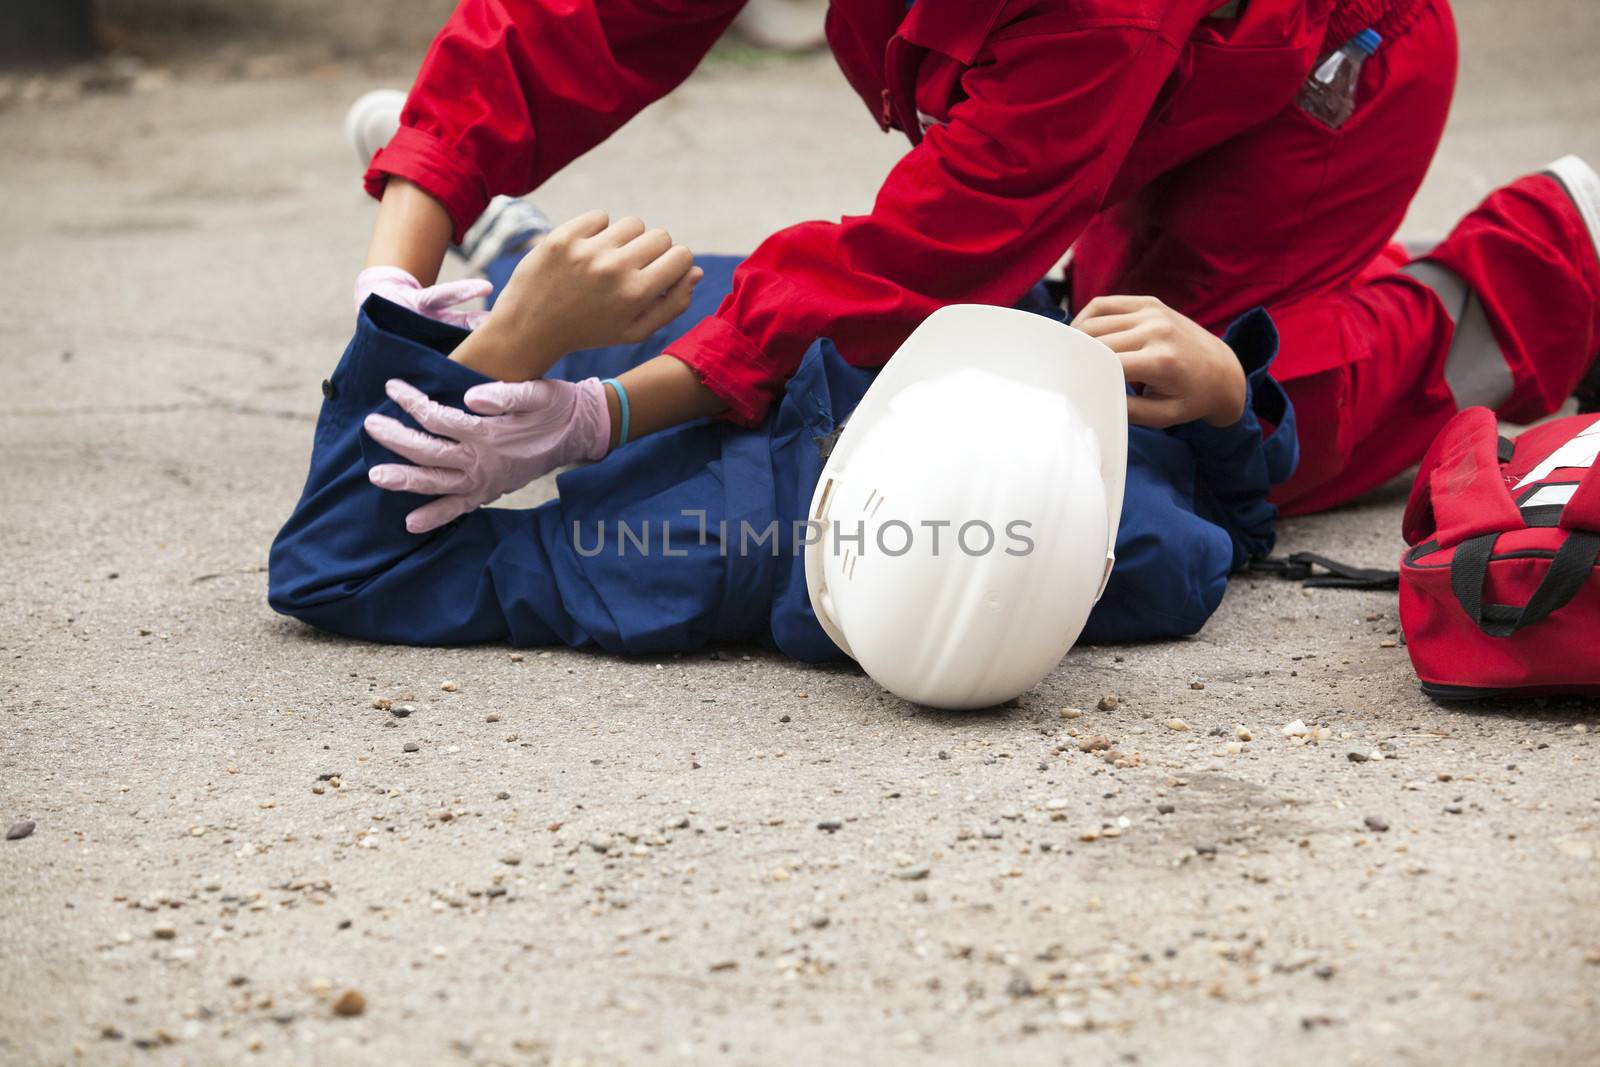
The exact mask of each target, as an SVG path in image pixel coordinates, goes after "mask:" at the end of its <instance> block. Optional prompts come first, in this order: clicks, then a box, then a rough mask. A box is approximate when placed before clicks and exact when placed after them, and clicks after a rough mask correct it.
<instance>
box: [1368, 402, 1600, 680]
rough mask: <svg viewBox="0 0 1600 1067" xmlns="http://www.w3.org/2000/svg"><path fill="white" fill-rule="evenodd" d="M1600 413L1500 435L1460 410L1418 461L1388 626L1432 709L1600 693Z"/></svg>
mask: <svg viewBox="0 0 1600 1067" xmlns="http://www.w3.org/2000/svg"><path fill="white" fill-rule="evenodd" d="M1597 456H1600V415H1577V416H1573V417H1570V418H1564V419H1556V420H1554V421H1552V422H1548V423H1545V424H1544V425H1542V426H1536V427H1534V428H1533V429H1531V430H1527V431H1525V432H1523V433H1522V434H1521V435H1520V436H1519V437H1517V438H1516V440H1514V441H1513V440H1508V439H1507V438H1504V437H1501V436H1500V433H1499V428H1498V426H1497V425H1496V423H1495V418H1494V413H1493V412H1491V411H1490V410H1489V409H1488V408H1468V409H1466V410H1465V411H1462V412H1461V413H1460V414H1458V415H1456V417H1455V418H1454V419H1452V420H1450V422H1449V424H1448V425H1446V426H1445V428H1444V430H1443V432H1441V433H1440V434H1439V437H1438V439H1436V440H1435V441H1434V443H1433V445H1432V447H1430V448H1429V449H1428V454H1427V456H1426V457H1424V458H1423V461H1422V468H1421V470H1420V471H1419V473H1418V474H1417V481H1416V484H1415V485H1414V486H1413V487H1412V490H1411V499H1410V501H1409V502H1408V503H1407V505H1406V514H1405V524H1404V532H1405V538H1406V543H1407V544H1409V545H1411V546H1412V548H1411V549H1410V550H1409V551H1408V552H1406V554H1405V556H1404V557H1402V559H1401V561H1400V625H1401V627H1402V629H1403V630H1404V631H1405V635H1406V645H1407V648H1408V649H1409V651H1410V652H1411V662H1412V665H1413V666H1415V667H1416V670H1417V677H1418V678H1420V679H1421V680H1422V689H1423V691H1424V692H1425V693H1427V694H1428V695H1429V696H1432V697H1434V698H1436V699H1439V700H1469V699H1474V698H1480V697H1491V696H1536V695H1541V694H1553V693H1582V694H1600V640H1597V635H1600V570H1597V569H1596V566H1595V563H1596V557H1597V556H1600V472H1597V471H1596V466H1597V465H1596V457H1597Z"/></svg>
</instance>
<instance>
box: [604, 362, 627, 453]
mask: <svg viewBox="0 0 1600 1067" xmlns="http://www.w3.org/2000/svg"><path fill="white" fill-rule="evenodd" d="M600 384H601V385H609V386H611V388H612V389H613V390H615V391H616V394H617V407H619V408H621V409H622V430H621V431H620V432H619V433H618V434H617V447H618V448H621V447H622V446H623V445H625V444H627V443H628V391H627V390H626V389H624V388H623V387H622V383H621V382H619V381H617V380H616V379H615V378H602V379H600Z"/></svg>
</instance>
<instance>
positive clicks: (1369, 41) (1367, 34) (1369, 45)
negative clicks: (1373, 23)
mask: <svg viewBox="0 0 1600 1067" xmlns="http://www.w3.org/2000/svg"><path fill="white" fill-rule="evenodd" d="M1350 43H1351V44H1353V45H1355V46H1356V47H1357V48H1359V49H1361V51H1363V52H1365V53H1366V54H1367V55H1369V56H1371V55H1376V54H1377V51H1378V46H1379V45H1380V44H1382V43H1383V34H1381V33H1379V32H1378V31H1377V30H1373V29H1365V30H1362V31H1361V32H1360V33H1358V34H1356V35H1355V37H1353V38H1351V40H1350Z"/></svg>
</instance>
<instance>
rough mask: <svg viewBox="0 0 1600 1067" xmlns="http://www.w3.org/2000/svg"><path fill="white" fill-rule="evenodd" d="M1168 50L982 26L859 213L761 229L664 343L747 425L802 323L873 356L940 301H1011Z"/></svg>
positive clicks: (785, 363)
mask: <svg viewBox="0 0 1600 1067" xmlns="http://www.w3.org/2000/svg"><path fill="white" fill-rule="evenodd" d="M1175 61H1176V54H1175V52H1174V51H1173V50H1172V49H1171V47H1170V46H1168V45H1167V44H1166V43H1164V42H1162V41H1160V40H1159V39H1158V38H1157V36H1156V34H1155V32H1154V29H1153V28H1146V27H1143V26H1105V27H1096V28H1093V29H1087V30H1076V31H1068V32H1051V33H1040V34H1035V35H1028V34H1015V35H1005V34H1001V35H997V36H996V38H994V39H992V40H991V41H990V42H989V44H987V45H986V46H985V50H984V54H982V55H980V56H979V57H978V61H977V62H976V63H975V64H974V65H973V66H972V67H971V68H970V69H969V70H968V71H967V73H966V75H965V76H964V77H963V79H962V83H961V87H962V90H963V91H964V92H965V94H966V98H965V99H964V100H962V101H961V102H959V103H957V104H956V105H955V106H954V107H952V108H951V110H950V118H949V122H948V123H946V124H944V125H940V126H935V127H933V128H932V129H930V130H929V131H928V133H927V136H926V137H925V138H924V139H923V140H922V141H921V143H920V144H918V145H917V146H916V147H915V148H913V149H912V150H911V151H910V152H908V153H907V154H906V155H905V157H904V158H902V159H901V161H900V162H899V163H898V164H896V166H895V168H894V169H893V170H892V171H891V172H890V174H889V176H888V178H887V179H886V180H885V182H884V184H883V187H882V189H881V190H880V191H879V194H878V198H877V201H876V203H874V205H873V208H872V212H871V214H868V215H860V216H854V217H846V218H844V219H842V220H841V221H839V222H837V223H831V222H806V223H802V224H800V225H798V226H792V227H790V228H788V229H786V230H781V231H779V232H778V233H776V234H774V235H773V236H771V237H769V238H768V239H767V240H766V241H764V242H762V244H761V245H760V247H758V248H757V249H756V250H755V252H753V253H752V254H751V255H750V257H749V258H748V259H747V260H745V262H744V263H743V264H741V265H740V267H739V269H738V271H737V272H736V273H735V274H734V284H733V290H732V292H731V293H730V294H729V295H728V297H727V299H726V300H724V301H723V303H722V305H721V307H719V308H718V309H717V312H716V316H715V318H713V319H712V320H709V321H708V322H705V323H701V324H700V325H699V326H697V327H696V328H695V329H693V330H691V331H690V332H689V334H687V335H686V336H685V337H684V338H683V339H682V340H681V341H679V342H677V343H675V344H673V345H671V346H669V348H668V352H669V353H670V354H671V355H673V356H676V357H678V358H679V359H681V360H683V361H684V362H685V363H687V364H689V365H690V366H691V367H693V368H694V369H695V370H696V371H697V372H698V373H699V374H700V376H701V378H702V380H703V381H704V382H705V384H706V386H707V387H708V388H710V389H711V390H712V391H713V392H715V393H716V394H717V395H718V396H719V397H721V398H722V399H723V400H725V401H726V402H727V404H728V413H727V416H726V417H728V418H730V419H733V420H735V421H738V422H741V423H746V424H750V423H754V422H757V421H759V420H760V419H761V418H762V417H763V416H764V414H765V412H766V411H767V409H768V407H769V406H770V405H771V404H772V402H773V401H774V400H775V399H777V398H778V397H779V396H781V395H782V392H783V388H784V383H785V382H786V381H787V380H788V378H789V377H790V376H791V375H792V374H793V373H794V371H795V370H796V369H797V368H798V367H799V365H800V360H801V358H802V357H803V356H804V354H805V351H806V349H807V348H808V347H810V345H811V344H812V342H814V341H815V340H816V339H817V338H819V337H826V338H829V339H830V340H832V341H833V343H834V344H835V346H837V348H838V349H839V352H840V354H841V355H843V356H844V358H845V359H846V360H848V361H849V362H851V363H852V364H855V365H856V366H863V367H873V366H881V365H882V364H883V363H885V362H886V361H887V360H888V359H889V357H890V356H891V355H893V353H894V351H895V349H896V348H898V347H899V345H900V343H901V342H902V341H904V340H905V338H906V337H907V335H909V334H910V332H911V331H912V330H913V329H915V328H916V326H917V325H918V324H919V323H920V322H921V321H922V320H923V319H925V318H927V317H928V316H929V315H930V314H932V313H933V312H934V311H936V310H937V309H938V308H940V307H943V306H945V305H947V304H959V303H978V304H998V305H1006V306H1009V305H1011V304H1014V303H1016V302H1017V301H1018V300H1019V299H1021V298H1022V296H1023V294H1025V293H1026V292H1027V290H1028V289H1029V288H1030V287H1031V286H1033V285H1034V284H1035V283H1036V282H1037V281H1038V280H1039V279H1040V278H1041V277H1043V276H1044V274H1045V273H1046V272H1047V271H1048V270H1049V269H1050V268H1051V267H1052V266H1053V265H1054V264H1055V262H1056V261H1057V260H1058V259H1059V258H1060V257H1061V256H1062V255H1063V254H1064V253H1065V252H1066V251H1067V249H1068V248H1069V247H1071V245H1072V242H1073V241H1075V240H1076V239H1077V238H1078V236H1079V234H1080V233H1082V231H1083V228H1084V227H1085V226H1086V225H1087V223H1088V222H1089V220H1090V218H1091V217H1092V216H1093V215H1094V213H1095V212H1096V211H1098V210H1099V209H1100V207H1101V205H1102V203H1103V202H1104V199H1105V195H1106V191H1107V190H1108V188H1109V187H1110V185H1111V182H1112V180H1113V178H1114V177H1115V176H1116V174H1117V171H1118V170H1119V169H1120V168H1121V165H1122V161H1123V160H1124V159H1125V158H1126V155H1127V152H1128V150H1129V148H1130V146H1131V145H1132V143H1133V140H1134V138H1135V136H1136V135H1137V133H1138V130H1139V128H1140V126H1141V125H1142V124H1143V122H1144V120H1145V118H1146V116H1147V115H1148V114H1149V111H1150V108H1151V106H1152V105H1153V103H1154V101H1155V99H1156V96H1157V94H1158V92H1159V91H1160V87H1161V85H1162V83H1163V82H1164V81H1165V80H1166V77H1167V75H1168V74H1169V73H1170V71H1171V70H1172V67H1173V64H1174V62H1175ZM974 358H975V359H981V358H982V353H974Z"/></svg>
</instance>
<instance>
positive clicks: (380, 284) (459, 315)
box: [356, 267, 494, 330]
mask: <svg viewBox="0 0 1600 1067" xmlns="http://www.w3.org/2000/svg"><path fill="white" fill-rule="evenodd" d="M492 292H494V285H493V284H491V283H490V282H489V281H488V280H486V279H484V278H463V279H461V280H460V281H458V282H443V283H441V284H439V285H429V286H426V287H424V286H423V284H422V283H421V282H419V281H417V279H416V278H414V277H412V276H411V274H410V272H409V271H404V270H401V269H400V268H399V267H368V268H367V269H366V270H364V271H362V272H361V273H360V274H357V275H356V310H357V311H359V310H360V309H361V305H362V304H364V303H366V302H367V297H369V296H371V295H372V294H373V293H376V294H378V295H379V296H381V297H383V298H384V299H385V300H387V301H389V302H390V303H393V304H399V305H400V306H401V307H403V308H410V309H411V310H412V311H415V312H416V313H417V314H419V315H426V316H427V317H428V318H430V319H434V320H435V321H437V322H443V323H446V324H448V325H450V326H459V327H461V328H462V329H464V330H472V329H476V328H477V326H478V324H479V323H481V322H483V320H484V319H486V318H488V317H489V313H488V312H487V311H457V310H456V305H457V304H465V303H466V302H467V301H468V300H479V299H481V298H483V297H486V296H488V295H489V294H490V293H492Z"/></svg>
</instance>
